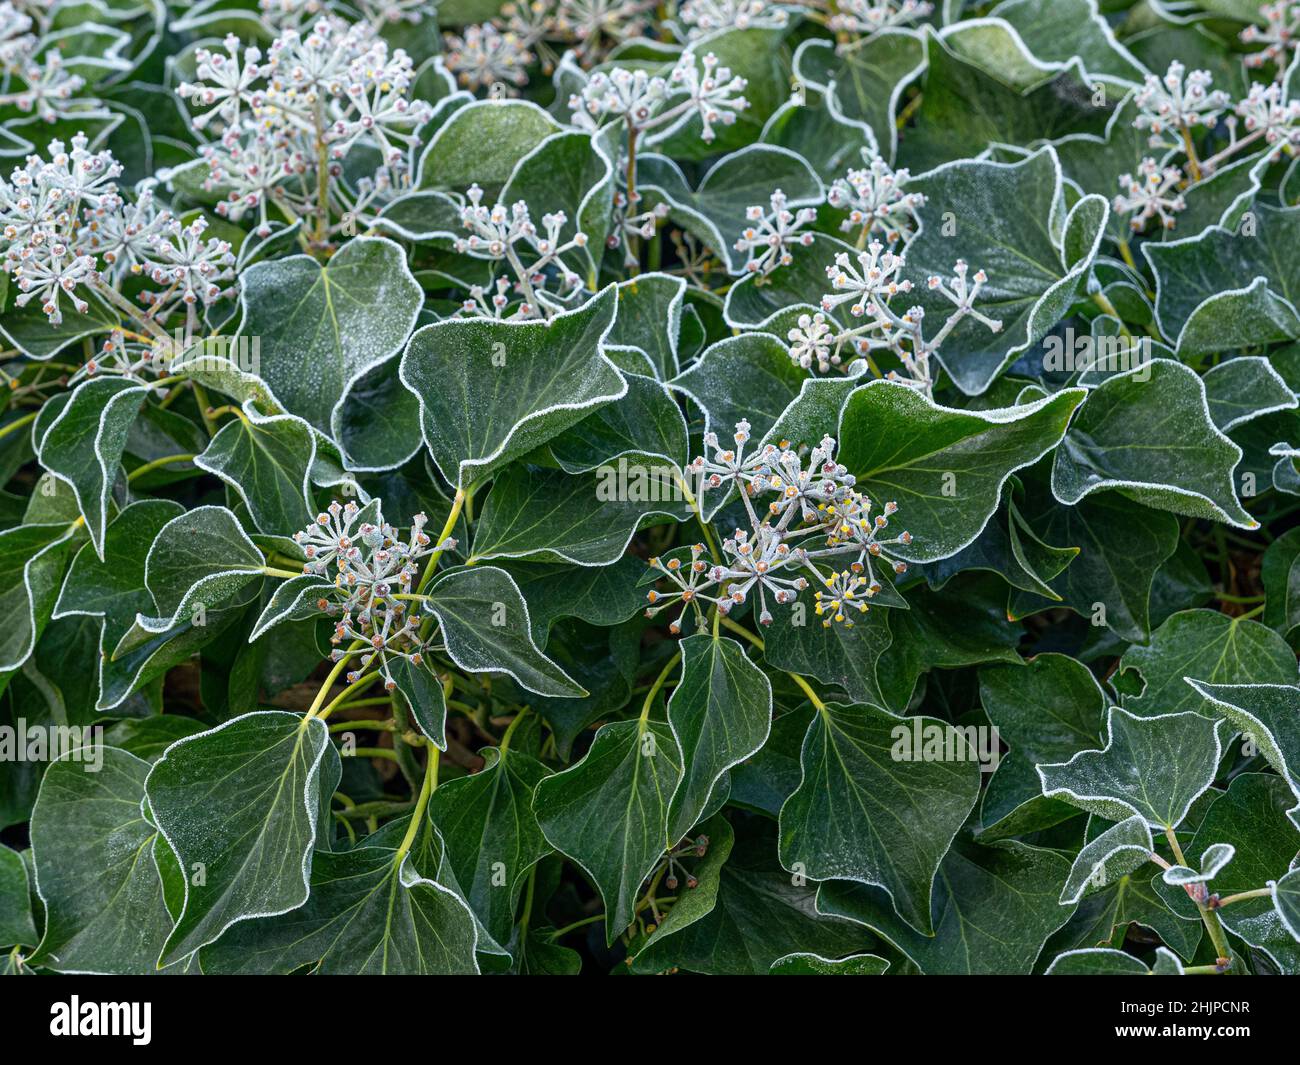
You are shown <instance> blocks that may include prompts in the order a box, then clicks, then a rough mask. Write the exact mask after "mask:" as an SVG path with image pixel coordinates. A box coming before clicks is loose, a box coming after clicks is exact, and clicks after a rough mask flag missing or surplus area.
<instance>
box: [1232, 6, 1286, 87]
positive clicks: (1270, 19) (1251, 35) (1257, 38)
mask: <svg viewBox="0 0 1300 1065" xmlns="http://www.w3.org/2000/svg"><path fill="white" fill-rule="evenodd" d="M1259 13H1260V14H1261V15H1262V16H1263V17H1264V20H1265V24H1264V25H1263V26H1257V25H1254V24H1251V25H1249V26H1247V27H1246V28H1245V29H1244V30H1242V31H1241V34H1240V37H1241V41H1242V43H1243V44H1262V45H1263V46H1264V47H1263V48H1261V49H1260V50H1259V51H1258V52H1252V53H1251V54H1250V55H1247V56H1244V57H1243V58H1242V62H1243V63H1244V64H1245V65H1246V66H1247V67H1250V68H1251V69H1254V70H1258V69H1259V68H1260V67H1262V66H1265V65H1266V64H1268V63H1276V64H1277V65H1278V66H1279V67H1284V66H1286V64H1287V61H1288V56H1287V53H1288V52H1294V51H1296V49H1297V48H1300V4H1297V3H1295V2H1294V0H1274V2H1273V3H1271V4H1261V5H1260V8H1259Z"/></svg>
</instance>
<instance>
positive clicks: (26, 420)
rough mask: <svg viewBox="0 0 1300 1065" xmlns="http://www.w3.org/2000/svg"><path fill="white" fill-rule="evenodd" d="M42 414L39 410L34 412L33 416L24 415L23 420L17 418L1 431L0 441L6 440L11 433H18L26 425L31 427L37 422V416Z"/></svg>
mask: <svg viewBox="0 0 1300 1065" xmlns="http://www.w3.org/2000/svg"><path fill="white" fill-rule="evenodd" d="M38 414H40V411H39V410H34V411H32V412H31V414H24V415H23V416H22V417H21V418H15V419H14V420H13V421H11V422H10V423H9V424H8V425H6V426H5V427H4V428H2V429H0V440H2V439H4V438H5V437H6V436H8V435H9V434H10V433H14V432H17V431H18V430H19V429H21V428H22V427H23V426H24V425H30V424H31V423H32V422H34V421H35V420H36V415H38Z"/></svg>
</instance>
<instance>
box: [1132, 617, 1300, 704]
mask: <svg viewBox="0 0 1300 1065" xmlns="http://www.w3.org/2000/svg"><path fill="white" fill-rule="evenodd" d="M1131 670H1136V671H1137V673H1138V674H1139V675H1140V676H1141V678H1142V680H1143V681H1144V682H1145V684H1144V686H1143V688H1142V690H1141V693H1140V694H1136V695H1123V696H1122V697H1121V702H1122V703H1123V705H1124V708H1125V709H1126V710H1128V711H1129V712H1130V713H1133V714H1137V715H1138V716H1139V717H1149V716H1151V715H1153V714H1160V713H1172V712H1175V711H1181V710H1194V711H1196V712H1197V713H1206V712H1207V711H1208V707H1207V705H1206V703H1205V702H1204V699H1203V697H1202V695H1201V694H1199V693H1198V692H1197V691H1196V690H1195V689H1194V688H1192V687H1189V686H1188V685H1187V684H1186V682H1185V681H1184V678H1185V677H1193V678H1195V679H1196V680H1198V681H1204V682H1207V683H1210V684H1254V683H1259V684H1270V683H1271V684H1294V683H1295V682H1296V680H1297V679H1298V678H1297V670H1296V660H1295V655H1294V654H1293V653H1292V652H1291V650H1290V648H1288V647H1287V646H1286V643H1285V642H1284V641H1283V640H1282V638H1281V637H1280V636H1278V635H1277V634H1276V633H1274V632H1271V631H1270V630H1269V629H1267V628H1265V627H1264V626H1263V625H1261V624H1259V623H1258V622H1257V621H1251V620H1242V619H1241V618H1230V617H1228V616H1227V615H1225V614H1219V613H1217V612H1215V611H1213V610H1184V611H1182V612H1181V613H1178V614H1175V615H1173V617H1171V618H1169V620H1168V621H1166V622H1165V623H1164V624H1163V625H1161V626H1160V628H1158V629H1156V631H1155V632H1154V633H1152V634H1151V642H1150V643H1149V644H1147V645H1146V646H1145V647H1141V646H1137V647H1130V648H1129V649H1128V651H1127V652H1125V654H1124V657H1123V658H1122V659H1120V663H1119V674H1120V677H1121V678H1123V677H1124V676H1125V674H1128V673H1129V672H1130V671H1131Z"/></svg>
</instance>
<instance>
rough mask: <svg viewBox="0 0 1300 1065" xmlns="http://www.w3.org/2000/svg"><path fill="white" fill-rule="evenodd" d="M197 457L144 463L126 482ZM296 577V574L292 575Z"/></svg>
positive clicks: (183, 455) (174, 456)
mask: <svg viewBox="0 0 1300 1065" xmlns="http://www.w3.org/2000/svg"><path fill="white" fill-rule="evenodd" d="M196 457H197V456H195V455H190V454H181V455H164V456H163V457H162V458H160V459H154V460H153V461H152V462H146V463H145V464H144V465H143V466H137V467H136V468H135V469H133V470H132V471H131V472H130V473H128V474H127V475H126V479H127V482H128V483H130V482H131V481H134V480H138V479H139V478H141V477H143V476H144V475H145V474H146V473H153V471H154V470H159V469H162V468H163V467H164V466H170V465H171V464H172V463H173V462H193V461H194V460H195V458H196ZM294 576H295V577H296V576H297V574H294Z"/></svg>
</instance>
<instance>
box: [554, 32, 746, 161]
mask: <svg viewBox="0 0 1300 1065" xmlns="http://www.w3.org/2000/svg"><path fill="white" fill-rule="evenodd" d="M746 84H747V83H746V81H745V79H744V78H742V77H739V76H736V77H733V76H732V73H731V71H730V70H729V69H728V68H727V67H724V66H722V65H720V62H719V60H718V57H717V56H716V55H714V54H713V53H712V52H710V53H708V54H707V55H705V56H704V57H703V58H702V59H700V60H699V62H698V64H697V61H696V57H695V56H694V54H693V53H691V52H689V51H688V52H686V53H685V54H684V55H683V56H682V58H681V59H680V61H679V62H678V63H677V65H676V66H675V67H674V68H673V71H672V73H671V74H670V75H669V76H668V77H667V78H662V77H658V76H653V77H652V76H651V75H650V74H648V73H647V72H646V71H644V70H628V69H626V68H624V67H615V68H614V69H613V70H611V71H609V72H608V73H606V72H604V71H598V72H597V73H595V74H593V75H592V76H591V78H590V79H589V80H588V82H587V84H586V85H585V86H583V88H582V91H581V92H576V93H573V94H572V95H571V96H570V97H569V108H570V110H572V111H573V112H574V116H573V117H574V122H575V124H578V125H582V126H585V127H587V128H590V129H594V128H595V127H596V126H597V125H599V123H600V121H601V120H602V119H604V118H608V117H616V118H621V119H623V120H624V121H626V122H627V124H628V128H629V130H630V131H631V132H632V133H633V134H640V133H645V132H647V131H650V130H654V129H659V128H661V127H666V126H669V125H670V124H671V123H676V122H680V121H684V120H685V119H686V118H687V117H688V116H690V115H692V114H695V115H698V116H699V118H700V122H701V130H700V137H701V139H702V140H704V141H705V142H706V143H707V142H711V141H713V139H714V138H715V137H716V135H717V134H716V132H715V130H714V128H713V127H714V126H715V125H719V124H720V125H723V126H730V125H732V124H733V123H734V122H735V121H736V116H737V115H739V114H740V113H741V112H742V111H744V110H745V108H747V107H748V106H749V101H748V100H746V99H745V98H744V96H742V95H741V93H743V92H744V91H745V86H746ZM683 94H684V95H685V96H686V99H685V100H682V101H680V102H678V103H676V104H673V105H672V106H668V105H667V101H669V100H671V99H672V98H674V97H676V96H680V95H683Z"/></svg>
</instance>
